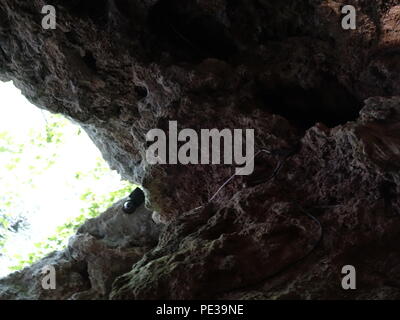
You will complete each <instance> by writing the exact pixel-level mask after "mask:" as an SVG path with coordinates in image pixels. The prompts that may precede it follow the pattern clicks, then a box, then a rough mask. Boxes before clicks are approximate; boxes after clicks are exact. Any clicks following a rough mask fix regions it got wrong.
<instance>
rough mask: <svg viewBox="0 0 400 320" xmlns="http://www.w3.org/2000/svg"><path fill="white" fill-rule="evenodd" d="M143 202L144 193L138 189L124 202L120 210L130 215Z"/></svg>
mask: <svg viewBox="0 0 400 320" xmlns="http://www.w3.org/2000/svg"><path fill="white" fill-rule="evenodd" d="M144 201H145V197H144V193H143V191H142V190H141V189H140V188H136V189H135V190H134V191H133V192H132V193H131V194H130V195H129V197H128V200H127V201H125V203H124V205H123V207H122V210H123V211H124V212H125V213H126V214H131V213H134V212H135V211H136V209H137V208H139V207H140V206H141V205H142V204H143V203H144Z"/></svg>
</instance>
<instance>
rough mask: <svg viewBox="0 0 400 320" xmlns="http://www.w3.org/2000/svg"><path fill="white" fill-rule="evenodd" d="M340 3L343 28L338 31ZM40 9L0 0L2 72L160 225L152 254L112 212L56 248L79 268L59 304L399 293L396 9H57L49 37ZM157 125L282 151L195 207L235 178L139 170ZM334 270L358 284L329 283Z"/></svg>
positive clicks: (173, 5)
mask: <svg viewBox="0 0 400 320" xmlns="http://www.w3.org/2000/svg"><path fill="white" fill-rule="evenodd" d="M345 4H351V5H354V6H355V7H356V9H357V29H356V30H343V29H342V27H341V18H342V14H341V8H342V6H343V5H345ZM43 5H44V2H43V1H41V0H33V1H30V2H26V1H23V0H0V17H1V19H0V43H1V50H0V77H1V79H2V80H4V81H5V80H13V81H14V83H15V84H16V85H17V86H18V87H19V88H20V89H21V90H22V92H23V93H24V95H26V96H27V97H28V98H29V99H30V100H31V101H32V102H33V103H34V104H36V105H37V106H39V107H41V108H45V109H48V110H50V111H53V112H58V113H62V114H64V115H66V116H67V117H69V118H71V119H73V120H74V121H76V122H77V123H79V124H80V125H81V126H82V127H83V128H84V129H85V130H86V131H87V132H88V134H89V135H90V137H91V138H92V139H93V141H94V142H95V144H96V145H97V146H98V147H99V149H100V150H101V151H102V153H103V156H104V158H105V159H106V160H107V161H108V162H109V163H110V165H111V166H112V167H113V168H115V169H117V170H118V171H119V172H120V173H121V174H122V176H123V177H124V178H127V179H129V180H131V181H132V182H135V183H138V184H140V185H142V186H143V188H144V190H145V192H146V196H147V203H146V205H147V207H148V208H149V210H150V211H149V214H150V215H151V212H153V211H154V212H157V215H159V217H160V220H161V221H163V222H165V223H166V224H167V226H166V228H165V229H164V230H163V231H162V233H161V236H160V239H159V242H158V245H157V246H156V247H155V248H153V249H149V244H152V245H155V243H156V241H154V242H153V240H154V237H153V236H154V235H155V234H156V233H154V234H153V233H149V238H150V239H151V241H150V243H149V244H148V243H146V242H143V241H144V240H146V237H145V234H147V231H146V230H148V229H147V227H146V226H145V227H144V229H143V230H144V233H141V231H140V230H141V229H140V228H136V227H135V228H133V229H132V228H128V229H126V230H125V229H124V228H123V226H122V225H121V224H120V222H117V223H114V219H117V220H118V219H119V218H118V216H116V218H114V215H115V214H116V213H109V214H108V215H106V216H107V218H106V220H107V223H106V224H107V225H109V227H104V226H102V225H101V224H97V223H94V224H91V223H87V224H86V226H85V227H83V229H82V232H83V233H81V234H78V235H77V236H76V237H74V238H73V239H72V240H71V241H72V242H71V244H70V248H72V249H73V248H76V250H78V252H79V254H78V255H76V256H75V258H74V259H77V260H78V261H79V262H80V261H86V263H87V265H88V266H90V265H91V266H92V267H90V268H89V267H88V271H87V272H88V275H89V276H86V277H84V278H83V279H84V280H83V282H82V283H83V284H82V286H78V285H77V288H76V290H75V292H72V291H71V292H68V295H69V294H70V293H71V296H74V298H77V299H81V298H82V299H83V298H93V299H96V298H112V299H155V298H182V299H191V298H234V299H237V298H240V299H253V298H254V299H257V298H261V299H262V298H268V299H279V298H282V299H284V298H298V299H318V298H343V299H364V298H375V299H383V298H393V299H394V298H399V296H400V289H399V286H400V283H399V281H400V279H399V272H398V271H399V268H400V266H399V263H400V256H399V254H398V250H397V248H396V243H397V242H398V240H399V239H398V237H399V231H400V230H399V228H400V224H399V222H400V213H399V198H398V194H399V186H400V180H399V161H398V160H399V154H400V150H399V148H400V134H399V132H400V131H399V130H398V129H399V117H400V97H399V96H400V78H399V77H400V38H399V32H400V29H399V28H400V23H399V3H398V0H373V1H362V0H349V1H344V0H337V1H333V0H302V1H298V0H289V1H274V0H250V1H249V0H247V1H244V0H243V1H242V0H238V1H232V0H218V1H207V0H187V1H181V0H141V1H139V0H137V1H136V0H108V1H106V0H101V1H99V0H96V1H94V0H85V1H79V0H68V1H66V0H63V1H61V0H54V1H53V5H55V6H56V8H57V17H58V25H57V29H56V30H43V29H42V28H41V18H42V15H41V14H40V11H41V8H42V6H43ZM169 120H174V121H178V126H179V129H183V128H193V129H195V130H199V129H202V128H204V129H212V128H218V129H223V128H229V129H238V128H241V129H246V128H250V129H255V135H256V151H257V150H260V149H261V148H268V149H270V150H275V151H277V150H281V151H282V150H283V151H284V152H274V153H273V155H271V156H268V155H266V154H261V155H259V156H258V157H257V159H256V171H255V173H254V174H253V175H252V176H249V177H237V178H235V179H234V180H233V181H232V182H231V183H230V184H229V185H227V186H226V187H225V188H224V189H223V190H222V191H221V193H219V194H218V197H216V198H215V201H214V202H213V203H212V204H209V205H207V206H205V207H203V208H201V209H199V210H193V209H194V208H196V207H198V206H200V205H204V204H205V203H206V202H207V200H208V199H209V198H210V196H211V195H212V194H213V193H214V192H215V191H216V190H217V189H218V188H219V186H221V185H222V184H223V183H224V181H226V179H227V178H228V177H229V176H230V175H231V174H232V173H233V168H232V167H230V166H204V165H203V166H202V165H190V166H181V165H164V166H162V165H149V164H148V163H147V162H146V159H145V152H146V148H147V144H146V140H145V135H146V133H147V132H148V131H149V130H150V129H153V128H160V129H167V128H168V121H169ZM288 152H289V154H290V155H289V156H288V157H287V158H285V156H284V154H288ZM282 159H286V160H285V161H283V160H282ZM278 164H281V165H282V168H281V170H280V171H279V173H278V174H277V175H276V176H275V177H273V179H267V177H268V176H270V175H271V173H272V172H273V171H274V169H275V168H276V167H277V165H278ZM262 178H264V179H262ZM140 221H141V220H138V221H137V222H138V223H140ZM159 228H161V227H159ZM125 231H126V232H127V233H124V232H125ZM136 232H139V234H137V233H136ZM143 236H144V238H143ZM99 239H103V240H101V242H100V243H99V242H98V241H100V240H99ZM115 242H117V243H119V245H123V246H128V247H126V250H128V251H126V252H125V251H124V252H122V253H121V252H119V250H116V249H115V247H114V245H113V243H115ZM144 247H146V249H142V248H144ZM124 248H125V247H124ZM132 248H135V249H134V250H133V249H132ZM129 250H133V251H134V253H132V252H131V251H129ZM127 257H128V258H127ZM113 261H114V262H115V263H113ZM127 261H129V263H128V262H127ZM125 262H126V264H125ZM133 263H135V264H134V265H133V267H132V268H131V267H130V266H129V264H133ZM110 264H112V265H113V267H110V268H109V269H108V268H107V267H106V265H110ZM98 265H100V266H103V267H104V269H102V267H96V266H98ZM119 265H121V267H118V266H119ZM344 265H354V266H355V267H356V269H357V271H358V274H357V279H358V283H357V288H358V289H357V290H356V291H344V290H342V288H341V278H342V274H341V269H342V267H343V266H344ZM128 266H129V267H128ZM33 270H35V266H33V267H32V268H31V269H26V270H25V271H23V274H27V275H28V274H30V272H32V271H33ZM108 270H109V272H108ZM10 277H11V278H10ZM10 277H9V278H7V279H6V280H5V281H11V282H15V284H16V285H17V284H18V283H24V281H27V280H26V279H31V276H27V277H25V278H21V277H19V278H12V277H16V275H13V276H10ZM10 279H11V280H10ZM12 279H14V280H12ZM24 279H25V280H24ZM93 279H95V280H93ZM85 281H86V282H85ZM88 283H90V284H91V288H92V289H91V290H89V289H87V290H83V287H85V285H86V286H87V284H88ZM18 285H20V284H18ZM8 292H9V291H8ZM73 293H75V294H76V295H74V294H73ZM14 295H15V292H14ZM12 296H13V295H12V294H10V293H8V295H1V297H6V298H12ZM66 296H67V295H64V296H61V295H56V294H55V295H54V296H53V298H65V297H66ZM36 297H39V295H37V296H36Z"/></svg>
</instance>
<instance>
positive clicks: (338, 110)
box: [258, 78, 362, 130]
mask: <svg viewBox="0 0 400 320" xmlns="http://www.w3.org/2000/svg"><path fill="white" fill-rule="evenodd" d="M258 94H259V95H260V96H261V97H262V100H263V103H264V105H265V106H266V107H267V108H268V110H269V111H270V112H272V113H275V114H279V115H281V116H282V117H284V118H286V119H287V120H288V121H289V122H290V123H292V124H293V125H294V126H296V127H298V128H300V129H301V130H307V129H308V128H310V127H312V126H314V125H315V124H316V123H317V122H321V123H323V124H325V125H327V126H328V127H335V126H337V125H341V124H345V123H346V122H348V121H354V120H355V119H357V117H358V115H359V111H360V110H361V108H362V102H361V101H359V100H358V99H357V98H356V97H355V96H354V95H352V94H351V93H350V92H349V91H348V90H347V89H346V88H345V87H343V86H342V85H340V84H339V83H338V82H337V81H335V80H334V79H332V78H326V79H324V81H323V83H321V85H320V86H319V87H318V88H312V89H304V88H302V87H300V86H295V85H291V86H284V85H282V86H276V87H274V89H265V88H258Z"/></svg>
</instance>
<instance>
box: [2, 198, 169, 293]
mask: <svg viewBox="0 0 400 320" xmlns="http://www.w3.org/2000/svg"><path fill="white" fill-rule="evenodd" d="M124 201H125V200H121V201H119V202H117V203H116V204H115V205H114V206H113V207H111V208H110V209H108V210H107V211H105V212H104V213H103V214H101V215H100V216H99V217H97V218H94V219H89V220H88V221H86V222H85V223H84V224H83V225H82V226H81V227H80V229H79V230H78V232H77V234H76V235H75V236H73V237H72V238H71V239H70V240H69V243H68V246H67V248H66V249H65V250H64V251H62V252H54V253H52V254H50V255H49V256H48V257H46V258H44V259H43V260H41V261H39V262H38V263H36V264H34V265H33V266H31V267H27V268H25V269H23V270H22V271H19V272H15V273H13V274H11V275H10V276H8V277H6V278H4V279H0V299H29V300H31V299H46V300H47V299H50V300H55V299H73V300H77V299H84V300H86V299H107V298H108V295H109V293H110V291H111V286H112V283H113V282H114V280H115V278H116V277H118V276H120V275H123V274H124V273H126V272H128V271H129V270H131V268H132V265H133V264H134V263H136V262H137V261H139V260H140V259H141V258H142V256H143V255H144V254H145V253H146V252H147V251H148V250H150V249H151V248H152V247H154V246H155V245H156V244H157V242H158V237H159V233H160V230H161V228H162V225H156V224H155V223H154V222H153V220H152V218H151V211H149V210H147V209H146V208H145V207H144V206H143V205H142V206H141V207H139V208H138V209H136V211H135V212H134V214H132V215H127V214H125V213H123V211H122V209H121V208H122V204H123V202H124ZM46 266H52V267H54V268H55V271H56V289H55V290H45V289H43V286H42V280H43V279H44V277H45V276H46V275H48V274H49V273H48V272H42V271H43V268H44V267H46Z"/></svg>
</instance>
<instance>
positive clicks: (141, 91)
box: [134, 86, 148, 100]
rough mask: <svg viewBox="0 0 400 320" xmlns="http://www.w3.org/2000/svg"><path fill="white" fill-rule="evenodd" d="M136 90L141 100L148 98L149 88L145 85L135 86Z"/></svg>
mask: <svg viewBox="0 0 400 320" xmlns="http://www.w3.org/2000/svg"><path fill="white" fill-rule="evenodd" d="M134 91H135V94H136V97H137V98H138V99H139V100H141V99H144V98H146V97H147V95H148V91H147V88H146V87H143V86H135V87H134Z"/></svg>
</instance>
